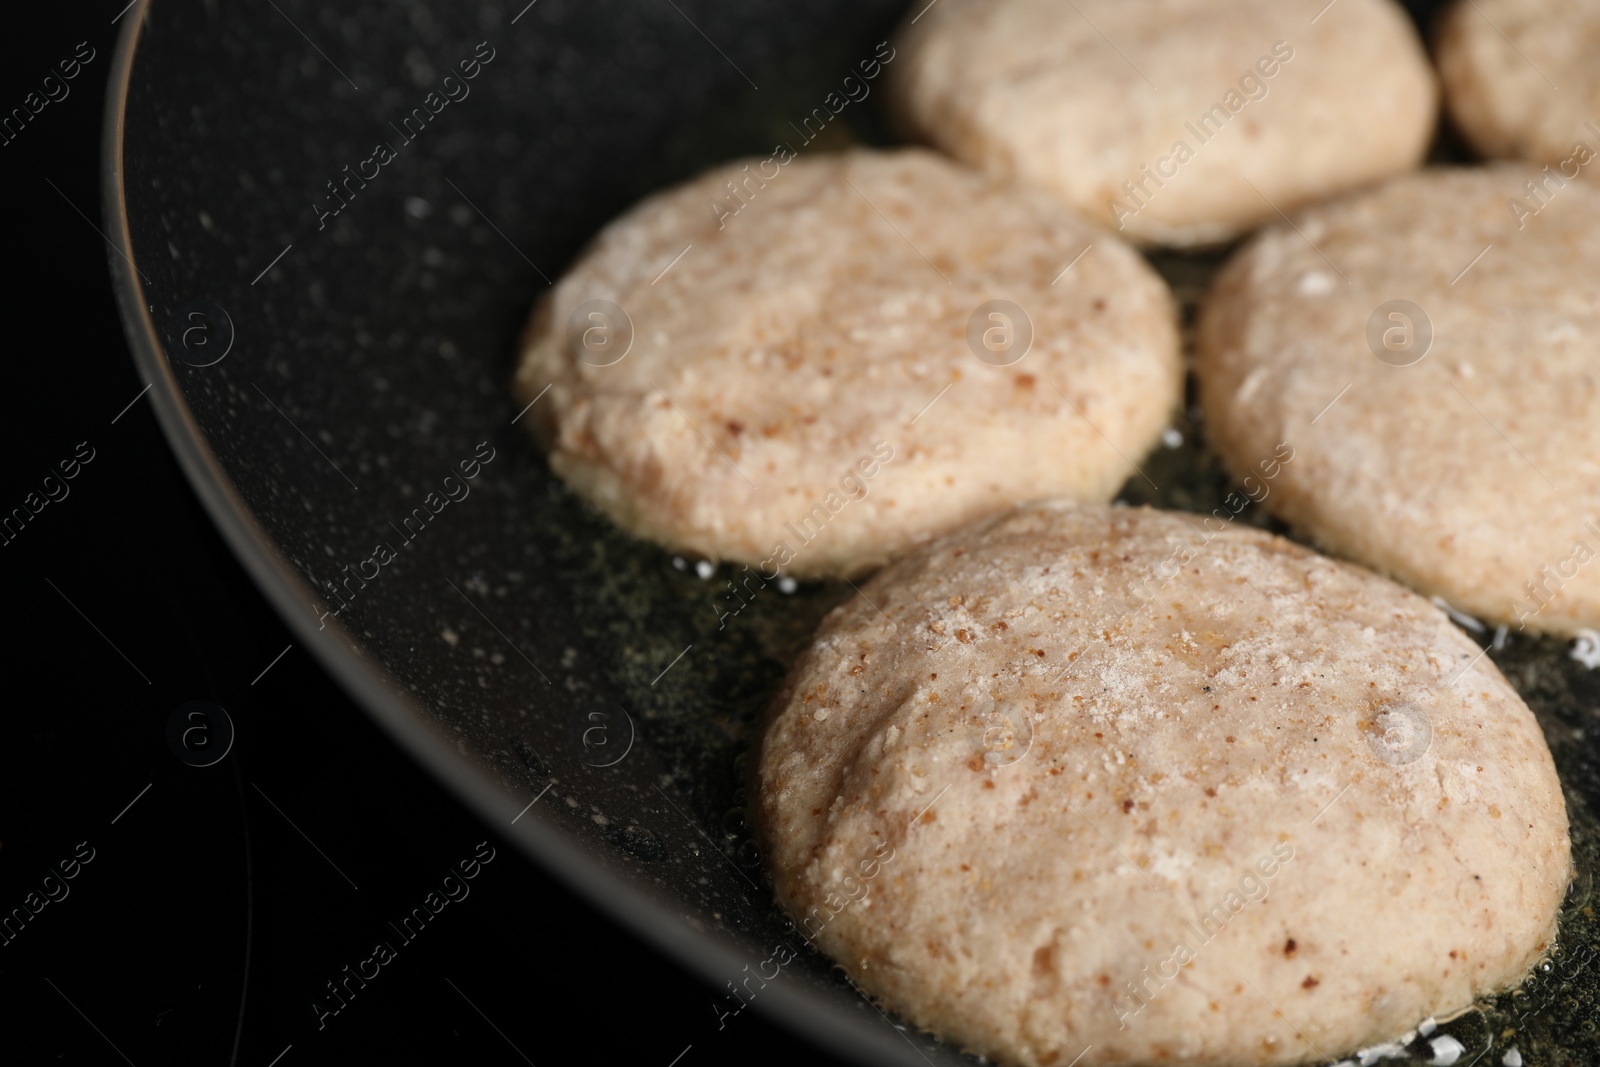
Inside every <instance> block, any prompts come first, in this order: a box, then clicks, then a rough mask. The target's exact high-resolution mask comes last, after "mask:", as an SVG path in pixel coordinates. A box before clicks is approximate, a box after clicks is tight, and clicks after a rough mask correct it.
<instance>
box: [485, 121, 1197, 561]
mask: <svg viewBox="0 0 1600 1067" xmlns="http://www.w3.org/2000/svg"><path fill="white" fill-rule="evenodd" d="M780 147H782V146H780ZM1182 374H1183V371H1182V365H1181V360H1180V357H1179V347H1178V335H1177V327H1176V323H1175V316H1174V310H1173V304H1172V298H1171V294H1170V293H1169V291H1168V290H1167V288H1166V284H1165V283H1164V282H1163V281H1162V280H1161V278H1160V277H1159V276H1158V275H1157V274H1156V273H1155V272H1154V271H1153V270H1152V269H1151V268H1150V266H1149V265H1148V264H1147V263H1145V261H1144V260H1143V259H1142V258H1141V257H1140V256H1139V255H1138V253H1136V252H1134V251H1133V250H1132V249H1131V248H1129V247H1128V246H1127V245H1125V244H1124V243H1122V242H1121V241H1119V240H1118V239H1116V238H1115V237H1113V236H1111V235H1109V234H1107V233H1105V232H1104V231H1102V230H1100V229H1098V228H1097V227H1095V226H1093V225H1092V224H1090V223H1088V222H1087V221H1085V220H1084V219H1083V218H1082V217H1081V216H1079V215H1078V214H1077V213H1075V212H1073V211H1071V210H1070V209H1068V208H1066V207H1064V206H1062V205H1061V204H1060V203H1059V202H1057V201H1055V200H1054V199H1053V198H1051V197H1049V196H1047V195H1044V194H1040V193H1036V192H1026V191H1021V190H1017V189H1013V188H1010V187H1007V186H1005V185H1003V184H1001V183H999V182H997V181H995V180H994V179H991V178H987V177H984V176H982V175H980V174H978V173H977V172H975V171H972V170H969V169H968V168H965V167H962V166H960V165H958V164H955V163H952V162H949V161H948V160H945V159H942V158H940V157H939V156H936V155H934V154H933V153H931V152H927V151H925V150H921V149H914V150H904V151H894V152H878V151H866V150H856V151H851V152H847V153H845V154H843V155H834V156H826V155H818V156H807V157H802V158H795V157H794V155H793V153H792V152H790V153H788V154H787V155H785V154H784V153H782V152H780V153H776V154H774V156H772V157H770V158H767V159H761V160H750V161H739V162H735V163H731V164H727V165H725V166H722V167H718V168H717V169H715V170H713V171H711V172H709V173H707V174H705V175H702V176H701V177H699V178H696V179H694V180H693V181H690V182H688V183H686V184H684V185H681V186H678V187H677V188H674V189H670V190H668V191H666V192H663V193H659V194H657V195H655V196H652V197H650V198H648V199H647V200H645V201H644V202H643V203H641V204H639V205H638V206H636V207H634V208H633V209H632V210H630V211H628V212H627V213H626V214H624V215H623V216H622V217H621V218H619V219H617V220H616V221H615V222H613V223H611V224H610V225H609V226H607V227H606V228H605V229H604V230H603V231H602V232H601V233H600V235H599V236H598V237H597V238H596V239H595V241H594V243H593V244H592V246H591V247H590V248H589V249H588V250H587V251H586V252H585V253H584V254H583V255H582V256H581V257H580V259H579V260H578V262H577V263H576V264H575V265H574V266H573V267H572V269H571V270H570V271H569V272H568V274H567V275H566V277H564V278H563V279H562V280H561V282H560V283H559V284H558V285H556V287H555V288H554V290H553V291H552V292H551V293H550V294H549V296H548V297H547V298H546V299H545V300H544V301H543V302H542V303H541V304H540V305H539V308H538V310H537V311H536V313H535V314H534V317H533V322H532V325H531V326H530V328H529V330H528V334H527V338H526V341H525V344H524V351H523V355H522V362H521V365H520V367H519V368H518V371H517V375H516V383H515V385H516V391H517V393H518V395H519V397H520V398H521V402H522V403H524V404H529V403H532V404H533V407H532V408H531V409H530V410H529V413H528V416H527V419H528V421H529V422H530V423H531V424H532V426H533V427H534V429H535V431H536V432H537V434H538V435H539V437H540V439H541V440H542V441H543V442H544V444H545V447H546V448H547V449H548V450H549V453H550V464H551V466H552V468H553V469H554V470H555V471H556V473H557V474H559V475H560V476H561V477H563V478H565V479H566V480H567V481H568V482H569V483H570V484H571V485H572V486H573V487H574V488H575V489H576V490H577V491H578V492H580V493H581V494H583V495H584V496H586V497H587V498H589V499H590V500H592V501H593V502H594V503H596V504H598V505H599V506H600V507H601V508H603V509H604V510H605V511H606V512H608V513H609V514H610V515H611V516H612V517H613V518H614V519H615V520H616V521H617V522H618V523H620V524H621V525H622V526H624V527H626V528H627V529H629V530H631V531H632V532H634V533H635V534H638V535H639V536H641V537H646V538H650V539H653V540H656V541H659V542H661V543H663V544H665V545H667V546H668V547H671V548H673V549H676V550H679V551H685V552H690V553H695V554H698V555H701V556H704V557H707V558H709V559H713V560H723V559H726V560H734V561H737V562H742V563H746V564H749V565H751V566H759V567H761V568H762V569H763V572H764V573H765V574H767V576H768V577H771V576H773V575H775V574H777V573H778V572H779V571H782V572H784V573H787V574H792V575H796V576H800V577H808V576H824V575H844V576H854V575H858V574H861V573H863V572H865V571H867V570H870V569H872V568H873V567H876V566H878V565H880V564H881V563H882V562H883V561H884V560H885V559H887V558H888V557H889V556H891V555H892V554H893V553H895V552H898V551H900V550H902V549H904V548H906V547H908V546H909V545H911V544H914V543H915V542H917V541H919V540H924V539H926V538H928V537H930V536H933V535H936V534H939V533H943V532H945V531H947V530H950V529H952V528H954V527H956V526H959V525H961V524H962V523H964V522H967V521H970V520H972V519H975V518H978V517H981V516H984V515H988V514H992V513H994V512H995V511H997V510H1000V509H1002V508H1004V507H1007V506H1009V505H1010V504H1012V503H1014V502H1016V501H1019V500H1029V499H1039V498H1041V497H1046V496H1066V497H1071V498H1074V499H1081V500H1107V499H1110V497H1111V496H1112V495H1113V494H1114V493H1115V492H1116V491H1117V489H1118V487H1119V486H1120V485H1121V484H1122V483H1123V482H1124V481H1125V480H1126V479H1127V478H1128V477H1129V476H1130V474H1131V473H1132V471H1133V467H1132V463H1133V462H1135V461H1137V459H1138V458H1139V457H1140V456H1141V455H1142V454H1143V453H1144V452H1145V451H1146V450H1147V449H1149V448H1150V447H1151V446H1152V445H1153V444H1154V442H1155V440H1156V439H1157V437H1158V436H1159V434H1160V432H1161V430H1162V428H1163V427H1164V426H1165V425H1166V422H1167V419H1168V417H1169V415H1170V413H1171V411H1172V410H1173V409H1174V407H1175V406H1176V404H1177V403H1178V400H1179V397H1180V393H1181V387H1182Z"/></svg>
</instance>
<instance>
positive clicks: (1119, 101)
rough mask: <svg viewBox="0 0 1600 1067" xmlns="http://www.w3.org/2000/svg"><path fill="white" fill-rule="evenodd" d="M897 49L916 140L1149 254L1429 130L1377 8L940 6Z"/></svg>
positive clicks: (1167, 0) (1407, 42) (901, 101)
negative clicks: (1102, 226)
mask: <svg viewBox="0 0 1600 1067" xmlns="http://www.w3.org/2000/svg"><path fill="white" fill-rule="evenodd" d="M921 7H922V5H921V4H917V5H914V8H913V10H916V9H920V8H921ZM1313 16H1316V17H1315V21H1313ZM895 43H896V45H897V48H898V52H897V55H896V56H895V58H894V60H893V62H892V63H890V64H889V66H888V68H887V69H888V74H889V77H890V79H891V81H890V86H891V91H892V93H893V100H894V102H895V105H896V107H897V110H898V113H899V114H900V116H901V117H902V119H903V121H904V124H905V125H906V126H907V128H908V129H909V130H910V132H912V133H913V134H914V135H915V136H917V137H919V138H921V139H924V140H926V141H928V142H929V143H931V144H934V145H937V146H938V147H940V148H942V149H944V150H945V151H947V152H949V153H950V154H951V155H953V156H955V157H957V158H958V159H963V160H966V161H967V162H969V163H972V164H974V165H976V166H979V167H982V168H983V169H984V170H987V171H990V172H992V173H995V174H1001V175H1006V176H1011V177H1016V178H1020V179H1022V180H1024V181H1027V182H1029V183H1031V184H1033V185H1037V186H1040V187H1041V188H1045V189H1049V190H1051V191H1053V192H1055V193H1056V194H1058V195H1059V196H1060V197H1061V198H1062V199H1063V200H1065V201H1066V202H1067V203H1069V204H1071V205H1073V206H1074V207H1077V208H1078V209H1079V210H1081V211H1084V212H1086V213H1087V214H1089V215H1090V216H1091V217H1093V218H1096V219H1099V220H1101V221H1103V222H1104V223H1106V224H1107V225H1109V226H1112V227H1118V228H1120V229H1122V230H1123V232H1125V233H1126V234H1128V235H1130V236H1131V237H1133V238H1135V239H1137V240H1140V241H1145V242H1151V243H1156V244H1165V245H1196V244H1208V243H1215V242H1219V241H1224V240H1227V239H1229V238H1231V237H1234V236H1236V235H1238V234H1240V233H1243V232H1245V231H1246V230H1249V229H1251V228H1253V227H1254V226H1256V225H1257V224H1259V223H1261V222H1263V221H1265V220H1268V219H1276V218H1277V217H1278V211H1279V210H1284V211H1289V210H1293V209H1294V208H1296V207H1298V206H1301V205H1302V204H1305V203H1308V202H1310V201H1314V200H1318V199H1321V198H1323V197H1326V196H1329V195H1331V194H1333V193H1337V192H1340V191H1343V190H1346V189H1350V188H1352V187H1354V186H1358V185H1361V184H1364V183H1366V182H1370V181H1373V180H1375V179H1378V178H1382V177H1385V176H1387V175H1391V174H1395V173H1398V172H1400V171H1403V170H1408V169H1410V168H1412V167H1414V166H1416V165H1417V163H1418V161H1419V160H1421V159H1422V156H1423V153H1424V152H1425V151H1426V150H1427V147H1428V141H1429V139H1430V137H1431V135H1432V132H1433V127H1434V122H1435V116H1436V113H1437V110H1438V92H1437V89H1436V87H1435V84H1434V78H1433V72H1432V69H1431V68H1430V67H1429V65H1428V61H1427V57H1426V55H1425V54H1424V53H1423V50H1422V46H1421V42H1420V41H1419V40H1418V38H1417V34H1416V31H1415V30H1414V28H1413V27H1412V25H1411V23H1410V20H1409V19H1408V18H1407V17H1406V14H1405V12H1404V11H1403V10H1402V9H1401V8H1400V7H1399V5H1397V4H1395V3H1392V2H1391V0H1342V2H1340V3H1338V4H1335V5H1330V6H1329V8H1328V9H1327V10H1325V11H1323V12H1322V13H1321V14H1320V15H1318V14H1317V12H1316V9H1315V8H1314V7H1313V8H1310V9H1307V8H1306V7H1305V6H1304V5H1299V4H1284V3H1281V2H1280V0H1139V2H1129V0H1077V2H1076V3H1062V2H1060V0H940V2H939V3H937V4H933V5H931V6H930V7H928V8H927V9H926V10H924V11H922V12H921V14H919V15H917V16H916V17H915V18H914V20H913V21H912V22H910V23H908V24H907V25H906V27H905V28H904V30H903V32H902V33H901V35H900V37H899V38H898V39H897V40H896V42H895Z"/></svg>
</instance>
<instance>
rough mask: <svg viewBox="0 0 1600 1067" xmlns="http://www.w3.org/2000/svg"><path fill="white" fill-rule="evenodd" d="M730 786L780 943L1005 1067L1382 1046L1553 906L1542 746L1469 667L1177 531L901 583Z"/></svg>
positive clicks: (1484, 973)
mask: <svg viewBox="0 0 1600 1067" xmlns="http://www.w3.org/2000/svg"><path fill="white" fill-rule="evenodd" d="M1296 462H1298V461H1296ZM756 766H757V769H756V780H757V787H758V788H757V792H758V798H757V800H756V805H755V807H756V810H755V813H754V815H755V821H756V824H757V826H758V829H759V833H760V835H761V840H762V843H763V847H764V848H765V850H766V853H767V855H768V857H769V859H770V862H771V868H772V872H773V878H774V883H775V886H776V890H777V895H778V898H779V901H780V903H781V904H782V905H783V907H784V908H785V910H786V911H787V912H788V913H789V915H790V916H791V917H792V918H793V919H794V920H795V922H796V925H797V926H798V927H799V928H800V930H801V931H802V932H803V933H804V934H805V936H807V937H808V938H812V939H813V940H814V943H815V944H816V945H818V946H819V947H820V948H821V949H822V950H823V951H825V952H826V953H828V954H829V955H830V956H832V957H833V958H834V959H835V960H837V961H838V962H839V963H840V964H841V965H843V966H844V967H845V968H846V969H847V970H848V971H849V973H850V975H851V977H852V978H853V979H854V980H855V981H856V982H857V983H858V984H859V985H860V986H861V987H862V988H863V989H865V990H867V991H869V992H870V993H872V994H874V995H875V996H877V997H879V998H881V1000H882V1001H883V1003H884V1004H886V1005H888V1006H892V1007H893V1008H895V1009H897V1010H899V1011H900V1012H902V1013H904V1014H905V1015H906V1016H907V1017H908V1018H909V1019H911V1020H913V1021H914V1022H916V1023H917V1024H919V1025H921V1026H923V1027H926V1028H928V1029H930V1030H933V1031H935V1032H937V1033H939V1034H941V1035H942V1036H944V1037H946V1038H948V1039H949V1040H951V1041H953V1042H955V1043H957V1044H959V1045H961V1046H964V1047H966V1048H969V1049H973V1050H975V1051H977V1052H980V1053H982V1054H984V1055H986V1056H989V1057H991V1058H994V1059H996V1060H997V1061H999V1062H1002V1063H1010V1064H1026V1065H1030V1067H1031V1065H1056V1067H1066V1065H1067V1064H1069V1063H1071V1062H1072V1061H1073V1059H1074V1057H1076V1056H1078V1055H1079V1054H1080V1053H1082V1052H1083V1050H1084V1048H1085V1047H1086V1046H1090V1045H1092V1046H1093V1049H1094V1051H1093V1052H1092V1053H1091V1054H1090V1057H1089V1059H1088V1060H1086V1061H1085V1062H1093V1063H1100V1064H1115V1063H1122V1064H1151V1063H1166V1062H1174V1063H1187V1064H1197V1065H1223V1064H1229V1065H1237V1064H1258V1065H1260V1064H1294V1063H1302V1062H1310V1061H1313V1060H1319V1058H1325V1057H1326V1056H1336V1055H1338V1054H1340V1053H1342V1052H1347V1051H1349V1050H1350V1049H1353V1048H1355V1047H1358V1046H1362V1045H1365V1044H1368V1043H1372V1042H1376V1041H1379V1040H1383V1039H1389V1038H1393V1037H1396V1036H1398V1035H1399V1034H1400V1033H1401V1032H1402V1031H1404V1030H1406V1029H1408V1028H1410V1027H1414V1026H1415V1025H1416V1024H1417V1023H1418V1022H1419V1021H1421V1020H1422V1019H1423V1018H1424V1017H1426V1016H1428V1015H1430V1014H1438V1015H1440V1016H1443V1015H1444V1014H1445V1013H1447V1012H1449V1011H1450V1010H1452V1009H1457V1008H1462V1007H1465V1006H1467V1005H1468V1004H1469V1003H1471V1002H1472V1000H1473V999H1474V997H1476V996H1478V995H1479V994H1482V993H1487V992H1489V991H1492V990H1495V989H1498V988H1501V987H1504V986H1506V985H1508V984H1510V983H1512V982H1515V981H1516V980H1518V979H1519V978H1520V977H1522V975H1523V974H1524V973H1525V972H1526V971H1527V969H1528V968H1529V967H1530V966H1531V965H1532V964H1533V963H1534V962H1535V961H1536V960H1537V959H1538V957H1539V956H1540V954H1541V953H1542V952H1544V951H1545V950H1546V949H1547V947H1548V946H1549V945H1550V944H1551V939H1552V937H1553V934H1554V923H1555V916H1556V914H1557V909H1558V907H1559V905H1560V903H1561V900H1562V896H1563V893H1564V891H1565V889H1566V886H1567V883H1568V881H1569V871H1570V854H1569V846H1568V840H1567V817H1566V809H1565V805H1564V801H1563V797H1562V793H1561V788H1560V784H1559V782H1558V781H1557V778H1556V773H1555V769H1554V766H1553V764H1552V761H1551V758H1550V753H1549V750H1548V748H1547V747H1546V744H1545V741H1544V738H1543V736H1542V734H1541V732H1540V730H1539V727H1538V725H1537V723H1536V722H1535V720H1534V717H1533V715H1532V714H1531V713H1530V711H1529V710H1528V708H1527V707H1526V705H1524V704H1523V702H1522V700H1521V699H1520V698H1519V697H1518V696H1517V694H1516V693H1515V692H1514V691H1513V690H1512V689H1511V687H1510V686H1509V685H1507V683H1506V681H1505V679H1504V678H1502V677H1501V675H1500V672H1499V671H1498V670H1497V669H1496V668H1495V666H1494V665H1493V663H1492V662H1491V661H1490V660H1488V659H1487V658H1486V657H1482V656H1480V654H1479V649H1478V648H1477V646H1475V645H1474V644H1472V642H1471V641H1469V640H1468V639H1467V638H1466V637H1465V636H1464V635H1463V634H1462V633H1461V632H1460V631H1459V630H1458V629H1457V628H1456V627H1455V626H1454V625H1452V624H1451V622H1450V621H1449V620H1448V618H1447V617H1446V616H1445V615H1444V614H1443V613H1442V612H1440V611H1439V610H1438V609H1436V608H1435V607H1433V606H1432V605H1431V604H1429V603H1428V602H1427V601H1425V600H1423V599H1422V598H1421V597H1418V596H1417V595H1416V594H1414V593H1411V592H1409V591H1408V590H1406V589H1404V588H1403V587H1401V586H1399V585H1396V584H1395V583H1393V582H1390V581H1388V580H1386V579H1384V578H1381V577H1379V576H1377V575H1375V574H1373V573H1371V572H1370V571H1367V570H1365V569H1362V568H1360V567H1357V566H1354V565H1352V564H1348V563H1343V562H1339V561H1335V560H1331V559H1328V558H1326V557H1323V556H1319V555H1317V554H1315V553H1313V552H1311V551H1309V550H1306V549H1304V548H1301V547H1299V546H1297V545H1294V544H1293V543H1291V542H1288V541H1285V540H1283V539H1281V538H1278V537H1275V536H1272V535H1268V534H1265V533H1262V532H1260V531H1256V530H1253V529H1238V528H1234V527H1231V526H1228V525H1226V524H1223V523H1221V522H1220V521H1217V520H1213V521H1212V522H1211V523H1209V524H1207V523H1204V522H1202V519H1201V517H1200V516H1196V515H1186V514H1180V513H1174V512H1158V511H1151V510H1147V509H1130V508H1120V507H1119V508H1110V507H1102V506H1072V505H1064V504H1036V505H1027V506H1023V507H1020V508H1018V509H1016V510H1014V511H1012V512H1010V513H1008V514H1005V515H1003V516H1001V517H998V518H995V519H991V520H988V521H986V522H983V523H980V524H977V525H976V526H974V527H971V528H969V529H967V530H965V531H963V532H961V533H959V534H957V535H954V536H952V537H949V538H946V539H943V540H941V541H939V542H937V543H936V544H934V545H931V546H928V547H925V548H924V549H922V550H920V551H919V552H917V553H916V554H914V555H912V556H909V557H907V558H905V559H903V560H901V561H899V562H897V563H895V564H894V565H892V566H891V567H889V568H887V569H886V570H885V571H883V572H881V573H880V574H879V575H878V576H877V577H876V578H874V579H873V580H872V581H871V582H870V583H869V584H867V585H865V586H863V587H862V590H861V595H860V596H859V597H858V598H856V599H855V600H853V601H851V602H849V603H847V604H846V605H844V606H842V607H840V608H839V609H837V610H836V611H835V612H834V613H833V614H831V615H830V616H829V617H828V618H827V619H826V620H825V621H824V623H823V625H822V626H821V628H820V630H819V632H818V633H817V635H816V637H815V639H814V641H813V643H812V645H811V646H810V648H809V650H808V651H806V652H805V653H804V655H803V656H802V657H801V659H800V660H799V661H798V663H797V664H796V665H795V667H794V668H793V670H792V672H791V674H790V676H789V678H788V680H787V682H786V683H785V686H784V688H783V690H782V691H781V693H780V695H779V696H778V698H777V700H776V702H775V703H774V706H773V713H772V717H771V721H770V723H769V725H768V730H767V733H766V735H765V737H764V739H763V742H762V747H761V751H760V753H759V759H758V762H757V765H756Z"/></svg>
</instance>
